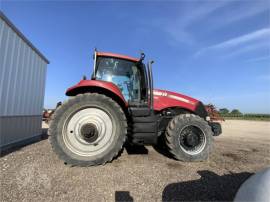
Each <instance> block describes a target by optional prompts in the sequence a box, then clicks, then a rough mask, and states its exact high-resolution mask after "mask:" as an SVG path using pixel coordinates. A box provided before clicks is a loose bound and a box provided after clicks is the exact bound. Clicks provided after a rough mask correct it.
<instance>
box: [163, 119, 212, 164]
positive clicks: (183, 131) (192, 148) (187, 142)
mask: <svg viewBox="0 0 270 202" xmlns="http://www.w3.org/2000/svg"><path fill="white" fill-rule="evenodd" d="M165 139H166V145H167V146H168V148H169V151H170V153H171V154H172V155H173V156H174V157H175V158H176V159H177V160H181V161H203V160H206V159H207V158H208V156H209V153H210V151H211V148H212V139H213V132H212V130H211V128H210V126H209V125H208V123H207V122H206V121H205V120H203V119H202V118H201V117H199V116H196V115H194V114H181V115H178V116H175V117H174V118H173V119H172V120H171V121H170V122H169V124H168V126H167V129H166V133H165Z"/></svg>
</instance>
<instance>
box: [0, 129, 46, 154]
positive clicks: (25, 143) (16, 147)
mask: <svg viewBox="0 0 270 202" xmlns="http://www.w3.org/2000/svg"><path fill="white" fill-rule="evenodd" d="M45 139H48V129H47V128H43V129H42V133H41V135H40V136H37V137H34V138H31V139H28V140H25V141H22V142H19V143H16V144H14V145H11V146H8V147H6V148H3V149H1V150H0V157H3V156H6V155H8V154H10V153H12V152H15V151H19V150H20V149H22V148H23V147H25V146H28V145H31V144H34V143H37V142H39V141H42V140H45Z"/></svg>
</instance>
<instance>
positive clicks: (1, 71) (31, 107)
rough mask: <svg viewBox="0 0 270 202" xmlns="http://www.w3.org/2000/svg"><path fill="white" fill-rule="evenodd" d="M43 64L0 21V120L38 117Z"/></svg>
mask: <svg viewBox="0 0 270 202" xmlns="http://www.w3.org/2000/svg"><path fill="white" fill-rule="evenodd" d="M46 68H47V63H46V62H45V61H44V60H43V59H42V58H41V57H40V56H39V55H38V54H37V53H36V52H35V51H34V50H33V49H32V48H31V47H29V46H28V44H26V43H25V41H24V40H22V39H21V38H20V37H19V35H18V34H17V33H16V32H14V31H13V29H11V28H10V27H9V26H8V24H7V23H5V22H4V21H3V20H2V19H1V18H0V116H2V117H3V116H25V115H41V113H42V107H43V100H44V92H45V79H46Z"/></svg>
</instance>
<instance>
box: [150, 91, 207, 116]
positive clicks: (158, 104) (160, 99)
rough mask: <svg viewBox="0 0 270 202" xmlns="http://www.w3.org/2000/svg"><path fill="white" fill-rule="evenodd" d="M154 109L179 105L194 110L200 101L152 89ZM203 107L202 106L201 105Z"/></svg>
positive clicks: (158, 109)
mask: <svg viewBox="0 0 270 202" xmlns="http://www.w3.org/2000/svg"><path fill="white" fill-rule="evenodd" d="M153 94H154V109H155V110H156V111H160V110H163V109H165V108H170V107H180V108H185V109H188V110H190V111H192V112H195V111H196V110H197V108H198V106H199V105H200V108H201V107H202V106H201V105H202V103H201V102H200V101H199V100H197V99H194V98H191V97H189V96H186V95H183V94H180V93H175V92H171V91H167V90H160V89H154V92H153ZM203 108H204V107H203Z"/></svg>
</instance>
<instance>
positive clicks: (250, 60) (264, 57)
mask: <svg viewBox="0 0 270 202" xmlns="http://www.w3.org/2000/svg"><path fill="white" fill-rule="evenodd" d="M263 60H270V55H267V56H261V57H256V58H251V59H249V60H247V62H258V61H263Z"/></svg>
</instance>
